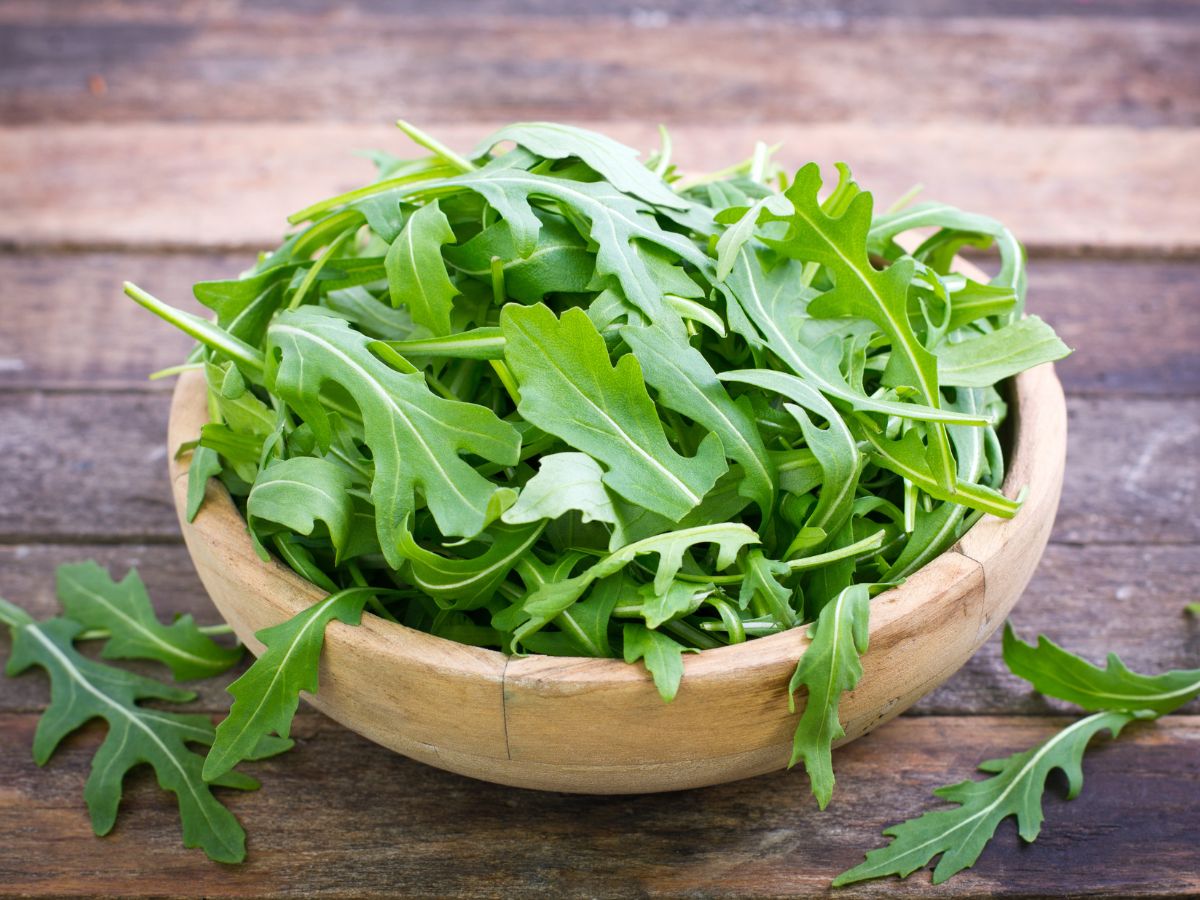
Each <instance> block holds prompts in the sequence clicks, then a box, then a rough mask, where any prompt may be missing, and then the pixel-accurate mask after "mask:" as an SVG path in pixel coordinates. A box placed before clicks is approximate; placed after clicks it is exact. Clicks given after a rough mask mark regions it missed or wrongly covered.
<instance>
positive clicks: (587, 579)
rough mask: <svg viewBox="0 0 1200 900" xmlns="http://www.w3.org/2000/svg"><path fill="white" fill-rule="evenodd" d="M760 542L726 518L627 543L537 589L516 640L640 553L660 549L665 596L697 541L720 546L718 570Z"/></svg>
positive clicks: (657, 586)
mask: <svg viewBox="0 0 1200 900" xmlns="http://www.w3.org/2000/svg"><path fill="white" fill-rule="evenodd" d="M757 543H759V537H758V535H757V534H755V533H754V531H752V530H751V529H750V528H749V527H747V526H746V525H743V524H740V523H733V522H725V523H723V524H720V525H702V526H699V527H696V528H687V529H682V530H680V531H672V532H668V533H667V534H658V535H654V536H653V537H648V538H644V539H643V540H640V541H635V542H634V543H632V544H626V545H625V546H624V547H621V548H620V549H618V550H614V551H613V552H612V553H610V554H608V555H607V556H605V557H604V558H602V559H600V560H599V561H597V562H595V563H593V564H592V565H591V566H590V567H588V568H587V569H585V570H584V571H583V572H580V573H579V574H578V575H576V576H574V577H571V578H563V579H561V580H558V581H550V582H546V583H544V584H542V585H541V586H540V587H538V588H537V589H536V590H534V591H533V592H532V593H531V594H530V595H529V597H528V598H526V600H525V604H524V607H525V612H526V613H528V614H529V616H530V619H529V621H527V622H525V623H524V624H523V625H522V626H521V627H520V628H518V629H517V630H516V632H515V640H516V641H518V642H519V641H521V640H524V638H525V637H526V636H527V635H530V634H534V633H536V632H537V631H539V630H540V629H541V628H543V627H544V626H546V625H547V624H549V623H550V622H551V621H553V620H554V618H555V617H556V616H558V615H559V614H560V613H561V612H563V611H564V610H566V609H567V608H568V607H570V606H571V604H573V603H575V602H576V601H577V600H579V598H580V597H582V596H583V595H584V593H586V592H587V589H588V588H589V587H591V586H592V584H593V583H594V582H596V581H597V580H599V579H602V578H607V577H608V576H610V575H615V574H616V573H617V572H620V571H621V570H622V569H624V568H625V567H626V566H627V565H629V564H630V563H631V562H633V561H634V560H635V559H636V558H637V557H638V556H641V555H644V554H648V553H654V554H657V555H658V567H657V568H656V570H655V574H654V582H653V584H654V590H655V592H657V593H659V594H665V593H666V591H667V588H668V587H669V586H670V584H671V581H672V579H674V578H675V576H676V575H677V574H678V573H679V570H680V569H681V568H682V567H683V562H684V554H685V553H687V552H688V551H689V550H690V549H691V548H692V547H695V546H696V545H697V544H715V545H716V546H717V551H718V552H717V562H716V569H717V571H721V570H722V569H725V568H728V567H729V566H730V565H732V563H733V561H734V559H736V557H737V554H738V551H740V550H741V549H742V548H743V547H745V546H747V545H748V544H757Z"/></svg>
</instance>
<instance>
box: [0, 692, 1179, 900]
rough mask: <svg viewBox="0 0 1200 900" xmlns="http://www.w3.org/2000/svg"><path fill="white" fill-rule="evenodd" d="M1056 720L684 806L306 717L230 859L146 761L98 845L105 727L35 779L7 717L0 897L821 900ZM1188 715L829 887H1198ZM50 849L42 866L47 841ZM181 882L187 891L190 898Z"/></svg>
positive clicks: (684, 799) (955, 736)
mask: <svg viewBox="0 0 1200 900" xmlns="http://www.w3.org/2000/svg"><path fill="white" fill-rule="evenodd" d="M1065 721H1066V720H1046V719H1027V718H1020V717H994V718H991V717H989V718H976V719H953V718H949V719H945V718H935V717H931V718H924V719H913V718H902V719H897V720H896V721H895V722H893V723H891V724H889V725H887V726H885V727H884V728H882V729H880V730H879V731H877V732H875V733H874V734H872V735H870V736H868V737H866V738H864V739H863V740H861V741H857V742H855V743H853V744H851V745H849V746H848V747H846V748H844V749H842V750H839V751H838V753H837V755H836V758H835V767H836V770H837V775H838V787H837V792H836V794H835V796H834V801H833V803H832V805H831V806H830V808H829V809H828V810H826V811H825V812H824V813H818V812H817V811H816V809H815V806H814V804H813V803H812V800H811V798H810V797H809V796H808V795H807V786H806V784H805V781H804V776H803V775H801V774H799V773H796V772H790V773H789V772H780V773H776V774H771V775H765V776H763V777H761V778H756V779H753V780H750V781H743V782H739V783H735V784H729V785H724V786H720V787H714V788H707V789H703V790H696V791H687V792H681V793H674V794H658V795H646V796H631V797H577V796H570V795H563V794H550V793H539V792H533V791H516V790H512V789H508V788H502V787H497V786H494V785H489V784H484V783H481V782H476V781H471V780H469V779H465V778H462V777H459V776H455V775H451V774H448V773H444V772H440V771H438V770H436V769H432V768H429V767H426V766H422V765H420V764H418V763H413V762H410V761H407V760H404V759H402V758H400V757H397V756H394V755H392V754H390V753H388V752H387V751H386V750H383V749H382V748H379V747H376V746H374V745H371V744H369V743H367V742H366V741H363V740H362V739H360V738H357V737H355V736H353V735H351V734H349V733H347V732H345V731H343V730H342V729H340V728H337V727H335V726H332V725H329V724H327V723H326V722H324V721H323V720H319V719H316V718H314V717H303V718H302V719H301V720H300V722H299V723H298V727H297V735H298V736H299V738H300V741H299V746H298V748H297V749H296V750H294V751H293V752H291V753H290V754H287V755H285V756H283V757H280V758H277V759H275V760H270V761H267V762H264V763H261V764H256V765H254V766H253V767H252V771H253V772H254V774H256V775H258V776H259V777H261V779H262V781H263V784H264V787H263V789H262V791H261V792H259V793H257V794H246V795H242V794H238V795H237V796H233V794H234V793H236V792H229V793H228V794H227V795H226V797H227V800H228V803H229V805H230V806H231V808H232V809H233V810H234V811H235V812H236V814H237V815H238V817H239V818H240V819H241V820H242V822H243V824H244V825H245V827H246V829H247V832H248V835H249V839H248V842H247V844H248V849H249V859H248V862H247V863H246V864H245V865H242V866H236V867H235V866H220V865H216V864H213V863H209V862H207V861H206V860H205V859H204V858H203V856H202V855H201V854H200V853H199V852H197V851H185V850H183V849H182V847H181V845H180V841H179V832H178V822H177V818H176V815H175V813H174V811H173V809H172V804H171V802H170V799H169V798H168V796H167V795H164V794H163V793H162V792H161V791H160V790H159V789H158V788H157V787H156V786H155V785H154V783H153V778H152V776H151V775H150V773H149V772H147V771H145V770H140V771H138V772H137V773H135V774H134V776H133V777H132V778H131V779H130V784H129V789H128V790H127V791H126V794H125V801H124V804H123V806H122V809H121V814H120V818H119V819H118V823H117V827H116V829H115V830H114V831H113V833H112V834H111V835H110V836H108V837H106V838H104V839H99V840H98V839H96V838H94V837H93V836H92V835H91V832H90V828H89V826H88V824H87V818H86V814H85V813H84V810H83V804H82V800H81V791H82V787H83V781H84V779H85V777H86V775H87V769H88V765H89V764H90V759H91V753H92V752H93V749H94V747H95V745H96V742H97V740H98V738H99V729H95V728H93V729H90V730H88V731H87V732H85V733H84V734H83V735H81V736H80V737H78V738H74V739H71V740H68V741H67V743H66V745H65V746H64V747H63V748H62V749H61V750H60V751H59V753H58V754H57V755H56V757H55V758H54V760H53V761H52V762H51V764H50V765H49V766H48V767H46V768H45V769H39V768H37V767H36V766H34V765H33V763H32V761H31V760H30V758H29V743H30V740H31V738H32V733H33V726H34V717H33V716H28V715H23V716H22V715H16V716H13V715H5V716H0V785H3V787H0V797H2V798H3V803H0V871H3V872H4V873H5V876H6V877H5V879H4V884H3V887H2V888H0V890H3V891H5V892H11V893H19V894H40V895H45V894H54V895H60V894H87V895H91V896H96V895H101V894H103V895H122V896H148V895H162V894H172V895H173V894H177V893H178V892H179V891H180V890H181V886H184V885H203V890H204V893H205V895H206V896H248V895H256V896H263V895H266V894H268V893H269V894H272V895H274V894H290V893H303V894H305V895H310V894H319V895H322V896H334V897H341V896H346V897H349V896H353V897H374V896H447V895H455V896H469V897H484V896H538V897H542V896H544V897H555V898H560V897H577V896H604V897H644V896H664V895H665V896H680V895H692V894H696V895H700V894H702V895H703V896H706V897H728V896H746V895H753V896H765V897H766V896H769V897H783V896H798V895H799V896H811V895H813V894H814V893H817V892H824V891H825V889H826V888H827V886H828V883H829V880H830V878H831V877H832V876H833V875H835V874H836V873H837V872H838V871H840V870H842V869H844V868H847V867H849V866H851V865H853V864H855V863H857V862H858V861H859V860H860V859H861V854H862V852H863V851H865V850H867V849H869V848H872V847H876V846H879V845H880V844H881V843H882V842H883V839H882V838H881V837H880V834H879V832H880V831H881V829H882V828H883V827H884V826H885V825H888V824H891V823H893V822H896V821H899V820H901V819H904V818H908V817H911V816H913V815H915V814H918V813H919V812H921V811H922V810H924V809H926V808H927V807H929V806H931V805H933V804H934V801H933V800H932V798H931V797H930V793H929V792H930V790H931V789H932V788H933V787H935V786H937V785H940V784H943V783H946V782H951V781H956V780H958V779H960V778H965V777H971V776H972V775H973V774H974V766H975V765H976V764H977V763H978V762H979V761H980V760H983V759H986V758H992V757H995V756H999V755H1004V754H1008V753H1011V752H1015V751H1017V750H1020V749H1023V748H1025V747H1028V746H1031V745H1033V744H1034V743H1036V742H1037V741H1039V740H1042V739H1044V738H1046V737H1048V736H1049V735H1050V734H1052V733H1053V731H1054V729H1055V727H1056V726H1058V725H1060V724H1063V723H1065ZM1198 750H1200V717H1196V716H1174V717H1169V718H1167V719H1165V720H1163V721H1161V722H1159V723H1157V724H1154V725H1150V724H1144V723H1137V724H1134V725H1132V726H1130V727H1129V728H1128V729H1127V731H1126V733H1125V735H1124V736H1123V737H1122V738H1121V739H1120V740H1117V741H1109V740H1107V739H1106V738H1097V739H1096V746H1094V747H1093V748H1092V750H1091V751H1089V753H1088V755H1087V757H1086V761H1085V763H1084V771H1085V774H1086V779H1087V783H1086V785H1085V787H1084V790H1083V793H1082V795H1081V796H1080V797H1079V798H1078V799H1076V800H1074V801H1072V802H1070V803H1065V802H1063V801H1062V800H1061V799H1060V797H1061V795H1060V794H1058V792H1057V791H1052V792H1051V794H1050V796H1049V797H1048V799H1047V801H1046V822H1045V825H1044V828H1043V831H1042V835H1041V837H1040V838H1039V839H1038V841H1037V843H1036V844H1034V845H1033V846H1031V847H1029V846H1024V845H1022V843H1021V842H1020V841H1019V840H1018V838H1017V837H1016V834H1015V830H1014V829H1013V827H1012V825H1011V823H1006V824H1005V825H1003V826H1002V827H1001V828H1000V830H999V833H998V836H997V838H996V840H994V841H993V842H992V844H991V845H990V846H989V847H988V848H987V849H986V850H985V851H984V853H983V855H982V857H981V858H980V860H979V862H978V864H977V865H976V867H975V868H973V869H970V870H968V871H966V872H964V873H962V874H960V875H958V876H956V877H955V879H954V880H953V881H952V882H950V884H949V885H947V886H946V888H943V889H941V890H939V891H932V890H931V888H930V885H929V882H928V875H927V874H925V873H918V874H916V875H914V876H913V877H911V878H910V879H908V880H907V881H905V882H896V881H895V880H889V881H884V882H879V883H875V884H867V885H862V886H856V887H852V888H848V889H845V890H842V891H839V892H838V894H837V896H839V897H846V898H854V897H881V896H884V895H887V896H895V895H900V896H927V895H931V894H936V895H939V896H945V895H946V892H947V890H948V891H949V892H950V893H952V894H953V895H955V896H1014V897H1015V896H1047V895H1051V894H1053V895H1061V894H1072V895H1074V894H1078V893H1081V892H1082V893H1087V894H1089V895H1102V896H1121V897H1128V896H1164V895H1172V894H1185V893H1191V892H1195V891H1198V890H1200V848H1198V847H1197V844H1196V841H1195V833H1194V830H1195V810H1196V808H1197V806H1198V805H1200V773H1198V772H1197V769H1196V766H1195V765H1194V763H1193V760H1194V759H1195V758H1196V753H1197V751H1198ZM49 848H53V856H52V857H51V855H50V853H48V849H49ZM184 889H185V890H186V889H187V888H184Z"/></svg>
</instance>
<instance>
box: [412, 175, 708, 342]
mask: <svg viewBox="0 0 1200 900" xmlns="http://www.w3.org/2000/svg"><path fill="white" fill-rule="evenodd" d="M427 187H428V188H431V189H437V190H441V189H444V188H452V187H458V188H464V189H467V190H471V191H474V192H476V193H478V194H479V195H481V196H482V197H483V198H484V199H485V200H487V202H488V203H490V204H491V205H492V206H493V207H494V208H495V209H496V211H497V212H498V213H499V214H500V216H501V217H502V218H503V219H504V220H505V221H506V222H507V223H508V225H509V227H510V228H511V229H512V236H513V241H514V242H515V248H516V251H517V253H518V255H520V256H522V257H525V256H529V255H530V254H532V253H533V252H534V251H535V250H536V249H537V242H538V233H539V231H540V230H541V227H542V223H541V220H540V219H539V218H538V217H537V216H536V215H534V213H533V208H532V206H531V198H532V197H535V196H537V197H547V198H550V199H551V200H555V201H558V202H559V203H560V204H562V206H563V207H565V209H566V210H569V211H571V212H573V213H576V214H577V215H578V216H580V217H582V218H583V220H584V221H586V222H587V223H588V226H587V228H588V235H589V236H590V237H591V238H592V240H593V241H595V243H596V245H597V249H596V273H597V275H599V276H612V277H613V278H615V279H616V281H617V283H618V284H620V286H621V290H622V292H623V293H624V295H625V297H626V298H627V299H628V300H629V302H631V303H632V304H633V305H634V306H636V307H637V308H638V309H640V310H642V311H643V312H644V313H645V314H646V315H647V316H648V317H649V318H650V319H651V321H659V320H660V319H662V318H663V317H664V315H666V316H668V317H669V315H673V313H671V314H668V313H666V312H665V311H664V307H663V293H664V291H663V289H662V286H661V285H660V284H659V283H658V281H657V280H656V279H655V278H654V277H653V275H652V273H651V271H650V269H649V268H648V266H647V263H646V262H645V260H644V259H643V258H642V257H641V256H640V255H639V254H638V252H637V250H636V248H635V247H634V241H645V242H646V243H649V244H654V245H656V246H658V247H661V248H662V249H664V250H667V251H669V252H670V253H672V254H674V255H675V256H677V257H678V258H680V259H682V260H686V261H687V262H690V263H692V264H693V265H694V266H696V267H697V268H699V269H701V270H706V269H708V268H709V267H710V261H709V259H708V257H707V256H705V255H704V253H703V252H702V251H701V250H700V249H699V248H698V247H697V246H696V245H695V244H693V243H692V242H691V241H689V240H688V239H687V238H685V237H683V236H681V235H679V234H676V233H675V232H673V231H667V230H665V229H663V228H661V227H659V225H658V222H657V221H656V220H655V218H654V216H653V215H651V211H650V208H649V207H647V206H645V205H644V204H642V203H640V202H639V201H637V200H634V199H633V198H631V197H629V196H628V195H626V194H623V193H621V192H620V191H619V190H617V189H615V188H614V187H613V186H612V185H610V184H607V183H605V182H595V183H588V182H582V181H570V180H568V179H565V178H554V177H550V176H547V175H540V174H537V173H534V172H526V171H524V170H522V169H520V168H517V167H515V166H514V165H513V164H512V163H511V162H510V161H509V160H506V159H505V158H503V157H502V158H500V159H498V160H495V161H494V162H492V163H491V164H489V165H487V166H485V167H484V168H482V169H479V170H478V171H476V172H471V173H468V174H466V175H460V176H458V177H457V178H451V179H447V180H446V181H442V182H436V183H434V184H432V185H429V186H427Z"/></svg>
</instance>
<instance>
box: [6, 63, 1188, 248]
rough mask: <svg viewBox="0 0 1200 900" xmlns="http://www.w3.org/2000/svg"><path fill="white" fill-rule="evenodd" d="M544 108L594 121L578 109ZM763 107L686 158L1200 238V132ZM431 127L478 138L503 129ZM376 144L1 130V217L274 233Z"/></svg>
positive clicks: (1078, 244)
mask: <svg viewBox="0 0 1200 900" xmlns="http://www.w3.org/2000/svg"><path fill="white" fill-rule="evenodd" d="M789 53H790V51H789ZM715 55H716V56H720V55H721V54H719V53H716V54H715ZM791 56H792V57H793V58H802V57H803V56H804V54H794V53H793V54H791ZM308 65H309V63H308V62H306V63H305V66H308ZM939 78H944V74H943V75H940V76H939ZM675 89H676V88H673V90H675ZM218 93H221V92H218ZM385 93H386V92H385ZM624 93H625V94H630V93H636V91H632V92H631V91H628V90H627V91H625V92H624ZM374 94H375V95H378V94H379V92H378V91H374ZM239 96H241V95H239ZM1196 96H1197V97H1200V91H1197V92H1196ZM399 111H401V112H405V113H406V114H410V112H409V111H408V110H406V109H404V108H402V107H401V108H400V110H399ZM541 114H543V115H547V116H550V115H553V116H559V117H563V118H567V119H574V120H580V119H581V118H582V117H581V116H579V115H578V114H577V113H575V112H572V111H571V110H559V111H556V110H554V109H543V110H542V113H541ZM491 115H497V113H496V112H494V111H493V112H492V113H491ZM379 118H380V120H381V121H382V119H383V117H382V116H381V117H379ZM665 118H666V119H667V121H668V122H671V123H672V124H674V122H673V120H672V119H671V118H670V117H665ZM758 119H760V120H761V121H756V123H754V124H738V123H737V122H736V120H734V119H731V118H725V119H720V118H717V119H713V120H712V121H719V122H721V125H720V126H713V125H685V126H681V127H677V128H675V130H674V135H675V138H674V139H675V147H676V155H677V158H678V161H679V162H680V164H681V165H682V166H684V167H685V168H687V169H689V170H703V169H708V168H716V167H720V166H723V165H727V164H729V163H731V162H736V161H737V160H740V159H744V158H745V157H746V156H748V155H749V153H750V151H751V148H752V147H753V144H754V141H755V140H756V139H762V140H766V141H780V142H783V143H784V145H785V147H784V149H783V150H782V151H781V153H780V158H781V160H783V161H784V162H785V163H786V164H788V165H796V164H799V163H802V162H804V161H807V160H809V159H816V160H819V161H821V162H823V163H826V164H829V163H832V162H834V161H836V160H847V161H849V162H850V163H852V164H853V165H854V167H855V171H856V172H857V174H858V177H859V178H860V179H861V181H862V183H863V184H864V185H866V186H867V187H868V188H870V189H872V190H873V191H874V192H875V193H876V195H877V196H878V198H879V202H880V204H881V205H887V204H890V203H891V202H893V201H894V200H895V199H897V198H898V197H900V196H901V195H902V194H903V193H904V192H905V191H907V190H908V189H909V188H910V187H911V186H912V185H913V184H914V183H916V182H923V183H924V184H925V185H926V191H925V196H927V197H928V198H930V199H938V200H942V201H945V202H948V203H953V204H955V205H958V206H961V207H964V208H967V209H972V210H975V211H979V212H986V213H988V214H990V215H993V216H996V217H997V218H1000V219H1002V220H1004V221H1005V222H1006V223H1008V224H1009V225H1010V227H1012V228H1013V230H1014V231H1015V232H1016V233H1017V234H1018V235H1019V236H1020V237H1021V239H1022V240H1024V241H1025V242H1026V243H1027V244H1028V245H1030V246H1031V247H1033V248H1035V249H1039V250H1042V249H1053V250H1055V251H1089V250H1097V249H1102V250H1105V251H1106V252H1113V251H1137V252H1154V253H1182V254H1191V253H1196V252H1200V232H1198V231H1197V229H1196V227H1195V217H1194V215H1193V212H1192V208H1191V207H1190V206H1189V205H1188V204H1186V203H1181V202H1179V200H1180V198H1181V197H1189V196H1197V195H1200V168H1197V167H1196V166H1194V165H1193V164H1192V161H1193V160H1195V159H1197V158H1200V129H1131V128H1108V127H1063V128H1047V127H1005V126H999V125H990V124H977V125H938V124H929V125H907V124H891V125H876V124H872V125H864V124H853V123H849V124H832V125H827V124H820V125H818V124H814V125H800V124H796V122H795V121H794V120H792V121H789V122H788V124H781V122H782V121H783V120H781V119H778V118H776V119H772V118H770V117H769V114H768V112H767V111H763V112H762V113H761V114H760V115H759V117H758ZM459 121H461V119H460V120H459ZM594 124H595V125H596V127H599V128H601V129H603V130H605V131H608V132H610V133H612V134H613V135H615V136H617V137H619V138H621V139H623V140H626V141H628V142H630V143H631V144H633V145H634V146H638V147H645V148H649V147H652V146H654V145H655V144H656V142H657V138H656V136H655V134H654V131H653V128H652V127H651V126H650V124H648V123H643V124H633V123H629V122H598V123H594ZM431 130H432V131H433V132H434V133H436V134H438V135H440V136H442V137H443V138H444V139H445V140H446V141H447V143H449V144H451V145H453V146H455V147H459V148H463V149H467V148H469V147H471V146H473V145H474V143H475V142H476V141H477V140H478V139H479V138H480V137H481V136H482V135H484V134H486V133H487V131H488V128H487V127H486V126H484V125H473V126H463V125H453V126H447V127H439V126H437V125H432V126H431ZM373 146H376V147H383V148H387V149H391V150H395V151H398V152H408V147H406V146H405V145H404V141H403V140H401V138H400V135H399V134H398V132H396V131H395V130H394V129H390V128H387V127H384V126H383V125H378V126H371V125H303V124H289V125H280V124H269V125H268V124H246V125H236V124H224V123H221V124H208V125H192V124H183V123H180V124H174V125H128V126H121V127H113V126H111V125H104V126H87V125H79V126H75V125H53V126H50V125H47V126H44V127H40V128H5V129H0V206H2V207H3V208H4V209H5V210H6V211H7V212H8V213H9V214H8V215H6V216H4V217H3V219H2V220H0V245H8V246H14V247H31V246H42V245H52V246H72V247H80V246H102V247H121V248H126V247H152V248H163V247H175V248H178V247H209V248H211V247H239V248H245V247H250V248H259V247H262V246H267V245H269V244H271V243H272V242H274V241H276V240H278V236H279V235H280V234H281V233H282V231H283V229H284V217H285V216H286V215H287V214H288V213H290V212H293V211H294V210H296V209H299V208H300V207H302V206H305V205H307V204H308V203H309V202H311V201H313V200H314V199H318V198H320V197H322V196H324V195H326V194H330V193H334V192H336V191H339V190H344V189H347V188H351V187H354V186H356V185H358V184H361V183H363V182H364V181H366V180H368V179H369V178H370V177H371V169H370V166H369V164H368V163H366V162H365V161H364V160H361V159H353V158H351V157H350V153H351V151H354V150H357V149H362V148H364V147H373Z"/></svg>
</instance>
